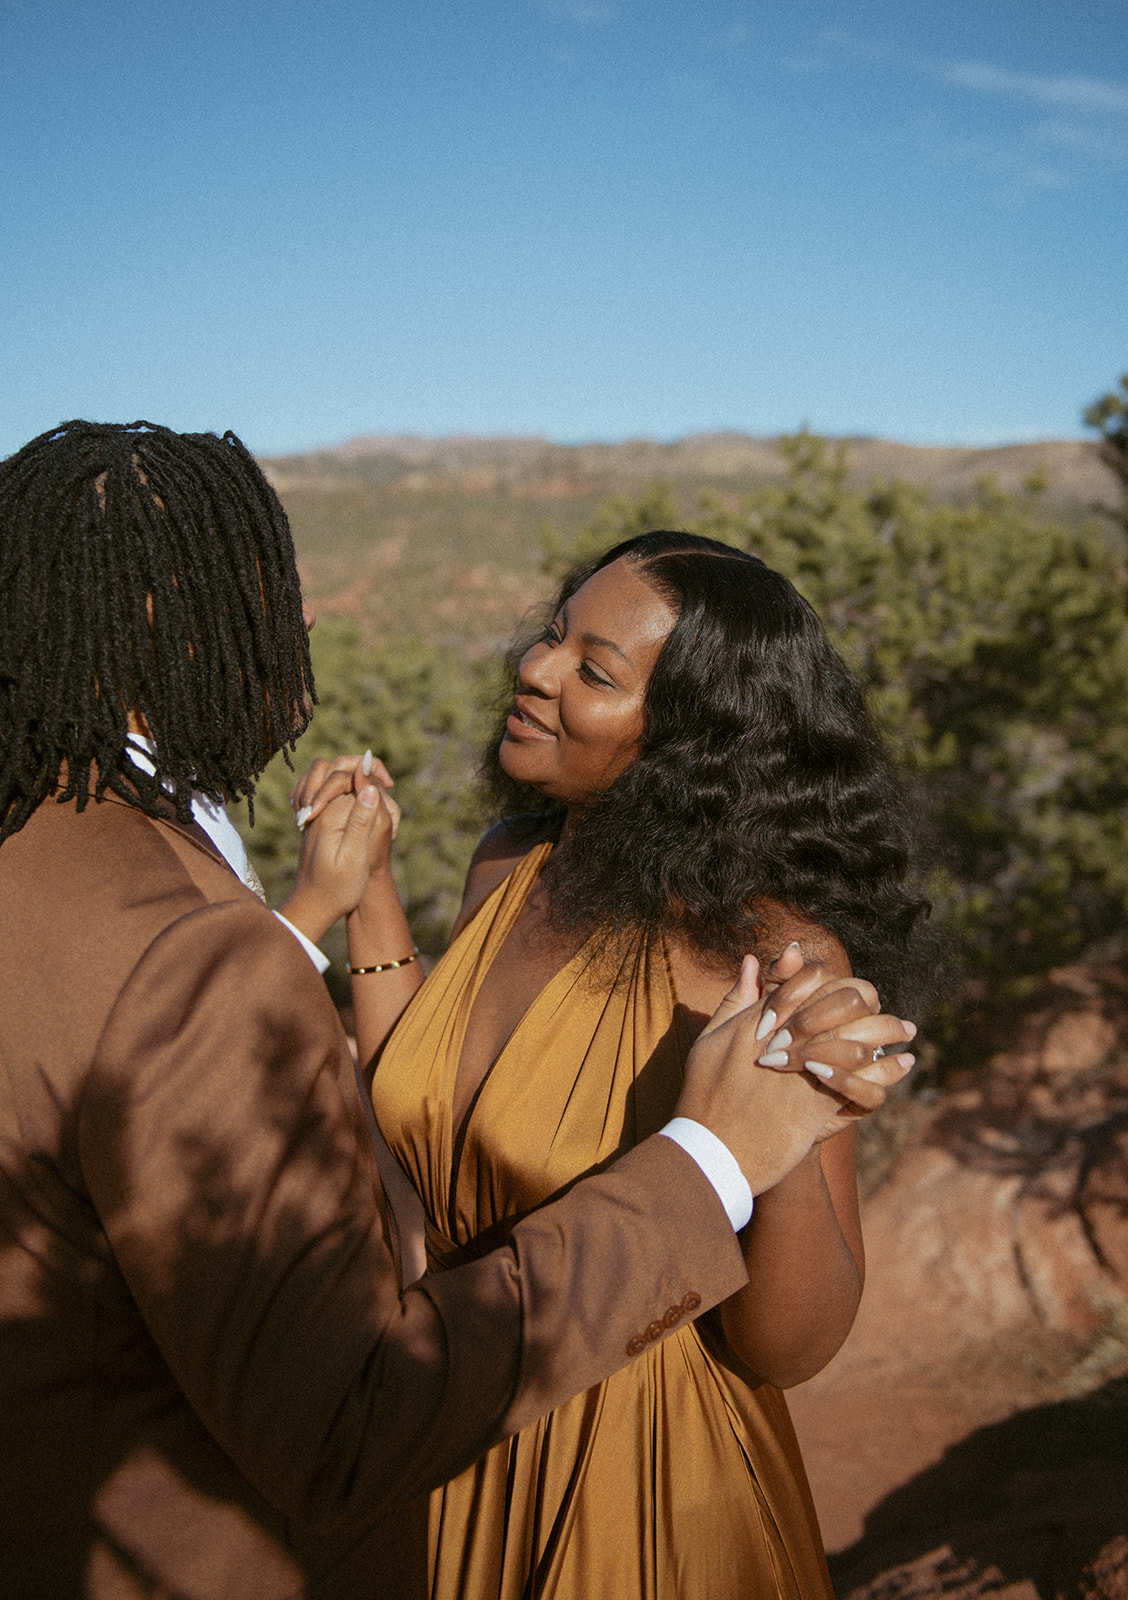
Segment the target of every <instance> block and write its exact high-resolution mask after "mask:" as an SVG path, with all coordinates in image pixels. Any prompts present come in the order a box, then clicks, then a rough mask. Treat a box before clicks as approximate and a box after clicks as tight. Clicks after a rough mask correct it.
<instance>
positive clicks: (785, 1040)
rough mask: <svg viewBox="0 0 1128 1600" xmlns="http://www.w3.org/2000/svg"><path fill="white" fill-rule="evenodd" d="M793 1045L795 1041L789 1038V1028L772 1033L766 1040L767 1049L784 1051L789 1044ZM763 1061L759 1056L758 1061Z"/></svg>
mask: <svg viewBox="0 0 1128 1600" xmlns="http://www.w3.org/2000/svg"><path fill="white" fill-rule="evenodd" d="M794 1043H795V1041H794V1039H792V1037H791V1030H790V1029H789V1028H781V1029H780V1030H779V1032H778V1033H774V1034H773V1035H772V1037H771V1038H770V1039H769V1040H768V1049H769V1050H786V1049H787V1047H788V1045H789V1044H794ZM763 1059H764V1058H763V1056H761V1057H760V1060H761V1061H762V1060H763Z"/></svg>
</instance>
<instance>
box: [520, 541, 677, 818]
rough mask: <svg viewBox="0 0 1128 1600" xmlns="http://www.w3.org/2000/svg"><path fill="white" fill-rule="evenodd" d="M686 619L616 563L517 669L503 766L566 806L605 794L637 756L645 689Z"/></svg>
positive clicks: (577, 598) (589, 584)
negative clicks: (665, 646) (679, 621)
mask: <svg viewBox="0 0 1128 1600" xmlns="http://www.w3.org/2000/svg"><path fill="white" fill-rule="evenodd" d="M676 621H677V613H676V612H675V611H674V610H672V609H671V607H670V606H669V605H667V603H666V602H665V600H663V599H662V597H661V595H659V594H657V593H656V592H655V590H653V589H652V588H651V587H650V585H649V584H647V583H644V582H643V580H642V579H641V578H640V577H639V576H638V572H637V569H636V568H634V567H632V566H631V565H630V564H629V563H628V562H626V561H623V560H619V561H615V562H613V563H612V564H611V566H609V567H604V568H603V569H602V571H600V572H597V573H596V574H595V575H594V577H591V578H589V579H588V581H587V582H586V583H585V584H584V586H583V588H582V589H579V590H577V592H576V593H575V594H574V595H573V596H572V598H571V600H569V601H568V602H567V604H566V605H565V606H564V607H563V609H562V610H561V611H560V613H559V615H558V616H557V617H556V618H555V620H554V622H553V624H552V626H551V627H550V628H549V630H548V632H547V633H546V634H545V636H544V638H543V639H541V640H540V641H539V642H538V643H537V644H535V645H533V647H532V649H530V650H528V651H526V653H525V654H524V655H523V656H522V658H521V664H520V666H519V667H518V669H517V694H516V698H515V701H514V707H513V710H512V712H511V713H510V715H509V719H508V721H507V722H506V725H505V737H504V738H503V740H502V744H501V752H500V759H501V765H502V768H503V769H504V770H505V771H506V772H507V773H508V774H509V776H510V777H511V778H516V779H517V780H519V781H520V782H522V783H528V784H531V785H532V787H533V788H534V789H539V790H540V792H541V793H542V794H545V795H548V796H549V797H550V798H551V799H553V800H561V801H563V802H564V803H565V804H566V805H570V806H583V805H584V804H585V803H590V801H592V800H594V799H595V797H596V796H597V795H600V794H602V793H603V791H604V790H605V789H607V788H608V787H609V786H610V785H611V784H612V783H613V782H614V781H615V779H616V778H617V777H618V776H619V774H620V773H621V772H622V771H623V770H624V768H626V767H628V766H629V765H630V763H631V762H632V761H633V760H634V758H635V756H636V754H637V753H638V746H639V740H640V739H641V737H642V729H643V712H644V706H645V701H646V688H647V685H648V683H649V682H650V674H651V672H652V671H653V670H654V663H655V662H656V661H657V659H658V656H659V653H660V651H661V649H662V646H663V644H664V643H665V641H666V638H667V637H668V635H669V633H670V630H671V629H672V628H673V626H674V623H675V622H676Z"/></svg>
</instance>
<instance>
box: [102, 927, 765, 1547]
mask: <svg viewBox="0 0 1128 1600" xmlns="http://www.w3.org/2000/svg"><path fill="white" fill-rule="evenodd" d="M79 1140H80V1153H81V1160H82V1167H83V1175H84V1178H85V1181H86V1183H87V1186H88V1189H89V1193H90V1196H91V1198H92V1200H93V1202H94V1204H95V1206H96V1207H97V1210H98V1212H99V1214H100V1218H101V1220H102V1224H103V1227H104V1228H105V1232H106V1235H107V1237H108V1239H109V1242H110V1246H111V1248H112V1250H113V1252H114V1255H115V1257H116V1259H117V1261H118V1264H119V1266H120V1267H121V1270H122V1272H123V1273H124V1275H125V1278H126V1281H127V1283H128V1285H129V1288H130V1290H131V1292H132V1294H133V1296H134V1298H135V1300H136V1302H137V1304H138V1306H139V1307H140V1309H141V1312H142V1314H143V1316H144V1318H145V1320H146V1322H147V1324H148V1326H149V1328H150V1330H151V1332H152V1334H153V1337H154V1339H155V1340H156V1343H157V1344H158V1346H159V1347H160V1349H161V1352H162V1354H163V1356H164V1358H165V1360H166V1361H167V1363H168V1365H169V1367H170V1368H171V1370H172V1371H173V1373H174V1375H175V1377H176V1379H177V1381H178V1383H179V1384H180V1386H181V1387H182V1389H183V1390H184V1392H185V1394H186V1395H187V1397H188V1399H189V1401H190V1402H191V1404H192V1405H193V1407H194V1408H195V1410H196V1411H197V1413H198V1414H199V1415H200V1417H201V1418H202V1419H203V1421H204V1422H205V1424H206V1425H207V1426H208V1428H209V1429H210V1430H211V1432H212V1433H213V1434H214V1436H215V1437H216V1439H217V1440H218V1441H219V1443H220V1444H221V1445H222V1446H223V1447H224V1449H225V1450H227V1452H228V1453H229V1454H230V1455H231V1456H232V1458H233V1459H234V1460H235V1462H236V1463H237V1464H238V1465H239V1467H240V1468H241V1469H242V1471H243V1472H244V1473H245V1474H246V1476H247V1477H248V1478H249V1479H250V1480H251V1481H252V1482H253V1483H255V1484H256V1486H257V1487H258V1488H259V1489H260V1490H261V1491H262V1492H263V1493H264V1494H266V1496H267V1497H268V1498H269V1499H270V1500H271V1501H273V1502H274V1503H275V1504H276V1505H277V1506H278V1507H279V1508H280V1509H281V1510H283V1511H284V1512H286V1513H287V1514H288V1515H292V1516H296V1517H300V1518H301V1519H303V1520H304V1521H306V1522H310V1523H314V1524H318V1525H321V1526H323V1527H326V1528H339V1527H340V1526H342V1525H350V1524H353V1523H356V1524H357V1525H360V1524H362V1523H365V1522H367V1521H369V1520H371V1518H372V1517H373V1516H374V1515H376V1514H377V1513H379V1512H382V1511H386V1510H387V1509H388V1508H389V1507H394V1505H395V1504H397V1503H399V1502H400V1501H402V1500H406V1499H407V1498H409V1497H411V1496H412V1495H414V1494H417V1493H419V1492H421V1491H423V1490H426V1489H428V1488H431V1487H433V1486H434V1485H435V1484H436V1483H439V1482H442V1481H443V1480H444V1479H446V1478H448V1477H450V1476H452V1475H453V1474H454V1473H456V1472H458V1471H460V1470H461V1469H462V1468H463V1467H464V1466H465V1465H466V1464H467V1463H468V1462H470V1461H471V1460H473V1459H474V1458H475V1457H476V1456H477V1455H479V1454H480V1453H481V1452H482V1451H483V1450H485V1449H487V1448H488V1447H489V1446H490V1445H491V1444H493V1443H494V1442H496V1440H497V1439H498V1438H500V1437H502V1436H503V1434H504V1433H506V1432H511V1431H513V1430H515V1429H517V1428H519V1427H522V1426H524V1425H525V1424H526V1423H527V1422H529V1421H531V1420H532V1419H533V1418H534V1417H536V1416H538V1415H539V1414H541V1413H542V1412H544V1411H547V1410H549V1409H551V1408H552V1407H553V1406H555V1405H558V1404H560V1403H561V1402H562V1401H564V1400H565V1399H568V1398H569V1397H570V1396H571V1395H573V1394H575V1393H577V1392H579V1391H580V1390H581V1389H584V1388H587V1387H589V1386H590V1385H591V1384H593V1383H596V1382H598V1381H600V1380H601V1379H602V1378H604V1377H606V1376H608V1375H609V1374H610V1373H611V1372H612V1371H614V1370H616V1369H617V1368H618V1367H620V1366H623V1365H625V1364H626V1363H627V1362H628V1361H630V1360H632V1359H634V1358H635V1357H636V1356H637V1355H638V1354H640V1353H641V1351H642V1350H643V1349H645V1348H646V1346H647V1345H648V1344H649V1343H650V1342H651V1341H653V1340H656V1339H660V1338H663V1337H665V1336H666V1334H668V1333H669V1332H670V1331H672V1329H673V1328H674V1327H675V1326H677V1325H678V1323H679V1322H680V1321H681V1320H682V1319H683V1318H684V1317H686V1316H691V1315H696V1314H699V1312H701V1311H704V1310H706V1309H707V1308H708V1307H709V1306H711V1305H714V1304H716V1303H717V1302H719V1301H720V1300H722V1299H724V1298H726V1297H727V1296H728V1295H730V1294H732V1293H734V1292H735V1291H736V1290H737V1289H738V1288H740V1287H741V1286H742V1285H743V1283H744V1282H745V1281H746V1275H745V1272H744V1267H743V1262H742V1259H741V1255H740V1250H739V1246H738V1244H737V1241H736V1237H735V1235H734V1234H733V1232H732V1230H731V1228H730V1227H729V1224H728V1222H727V1219H726V1218H725V1215H724V1212H723V1210H722V1208H721V1205H720V1202H719V1201H718V1200H717V1198H716V1195H715V1194H714V1192H713V1190H712V1188H711V1187H710V1185H709V1184H708V1182H707V1181H706V1180H705V1178H704V1177H703V1175H702V1174H701V1172H700V1170H699V1169H698V1168H697V1166H696V1164H695V1163H694V1162H693V1161H692V1160H691V1159H690V1158H689V1157H688V1156H687V1155H685V1153H684V1152H683V1151H681V1150H680V1149H679V1148H678V1147H677V1146H676V1145H674V1144H673V1143H672V1142H671V1141H669V1140H667V1139H663V1138H661V1137H657V1138H655V1139H652V1140H649V1141H647V1143H646V1144H644V1145H642V1146H640V1147H639V1148H638V1149H637V1150H635V1151H633V1152H631V1154H630V1155H629V1156H627V1157H625V1158H624V1159H623V1160H622V1161H620V1162H618V1163H617V1164H616V1165H615V1167H613V1168H611V1169H610V1170H609V1171H608V1172H606V1173H604V1174H602V1175H601V1176H598V1177H593V1178H589V1179H587V1180H585V1181H584V1182H583V1183H581V1184H578V1185H577V1186H576V1187H575V1188H574V1189H573V1190H572V1191H571V1192H570V1193H569V1194H568V1195H566V1196H565V1197H564V1198H563V1199H561V1200H559V1201H557V1202H555V1203H554V1204H553V1205H551V1206H548V1207H546V1208H544V1210H542V1211H540V1212H538V1213H536V1214H535V1215H534V1216H532V1217H529V1218H527V1219H526V1220H525V1221H524V1222H523V1223H521V1224H520V1226H519V1227H518V1228H517V1229H516V1230H515V1232H514V1235H513V1239H512V1241H511V1242H510V1244H509V1245H508V1246H507V1247H506V1248H504V1249H500V1250H498V1251H495V1252H494V1253H493V1254H492V1255H490V1256H487V1257H485V1258H484V1259H482V1260H481V1261H478V1262H474V1263H471V1264H469V1265H467V1266H463V1267H459V1268H457V1269H456V1270H454V1271H452V1272H449V1273H445V1274H442V1275H441V1276H440V1277H438V1278H436V1279H433V1280H428V1281H427V1282H426V1283H425V1285H423V1286H419V1287H415V1288H412V1289H410V1290H408V1291H407V1292H406V1293H405V1294H402V1295H401V1293H400V1290H399V1284H398V1275H397V1270H396V1266H395V1262H394V1259H393V1252H392V1245H391V1240H390V1237H389V1232H388V1224H387V1222H386V1211H385V1209H384V1208H382V1207H381V1206H380V1205H379V1204H378V1203H377V1199H376V1189H377V1185H378V1181H379V1180H378V1178H377V1176H376V1169H375V1162H374V1159H373V1156H372V1151H371V1145H370V1143H369V1141H368V1136H367V1131H366V1129H365V1127H364V1122H363V1116H362V1108H361V1106H360V1102H359V1099H358V1096H357V1094H356V1089H355V1084H354V1080H353V1076H352V1070H351V1063H350V1061H349V1058H348V1055H347V1050H346V1047H345V1042H344V1037H343V1034H342V1033H341V1031H340V1027H339V1024H338V1023H337V1020H336V1017H335V1014H334V1012H333V1009H332V1006H331V1004H330V1002H329V999H328V996H327V994H326V992H325V989H324V986H323V985H322V983H321V981H320V979H318V978H317V976H316V975H315V973H314V972H313V970H312V968H311V967H310V964H309V962H308V960H307V958H306V957H305V955H304V954H303V953H302V951H301V950H300V949H299V948H298V946H297V945H296V944H295V942H294V941H293V939H291V938H290V937H289V935H288V934H286V933H285V932H284V931H283V930H281V929H280V928H279V927H278V925H277V923H276V922H275V920H274V919H273V918H272V917H269V916H267V915H266V914H265V913H264V912H263V911H262V909H261V907H259V906H257V905H250V904H247V903H244V902H241V901H239V902H229V903H224V904H219V905H211V906H206V907H202V908H200V909H198V910H195V911H193V912H191V913H190V914H188V915H187V916H184V917H182V918H181V919H179V920H178V921H177V922H175V923H173V924H172V925H171V926H170V927H169V928H167V929H166V930H165V931H164V932H163V933H162V934H161V935H160V937H159V938H158V939H156V940H155V941H154V942H153V944H152V945H151V946H150V947H149V949H148V951H147V953H146V954H145V956H144V957H143V958H142V960H141V961H140V962H139V963H138V965H137V967H136V968H135V969H134V972H133V974H132V976H131V977H130V979H129V981H128V983H127V984H126V985H125V987H124V988H123V990H122V992H121V994H120V996H119V998H118V1001H117V1003H116V1005H115V1006H114V1008H113V1011H112V1012H111V1015H110V1018H109V1021H108V1023H107V1026H106V1028H105V1031H104V1033H103V1035H102V1038H101V1040H100V1043H99V1047H98V1051H97V1055H96V1059H95V1062H94V1066H93V1069H92V1071H91V1074H90V1076H89V1078H88V1081H87V1084H86V1087H85V1090H84V1093H83V1099H82V1105H81V1112H80V1120H79Z"/></svg>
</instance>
